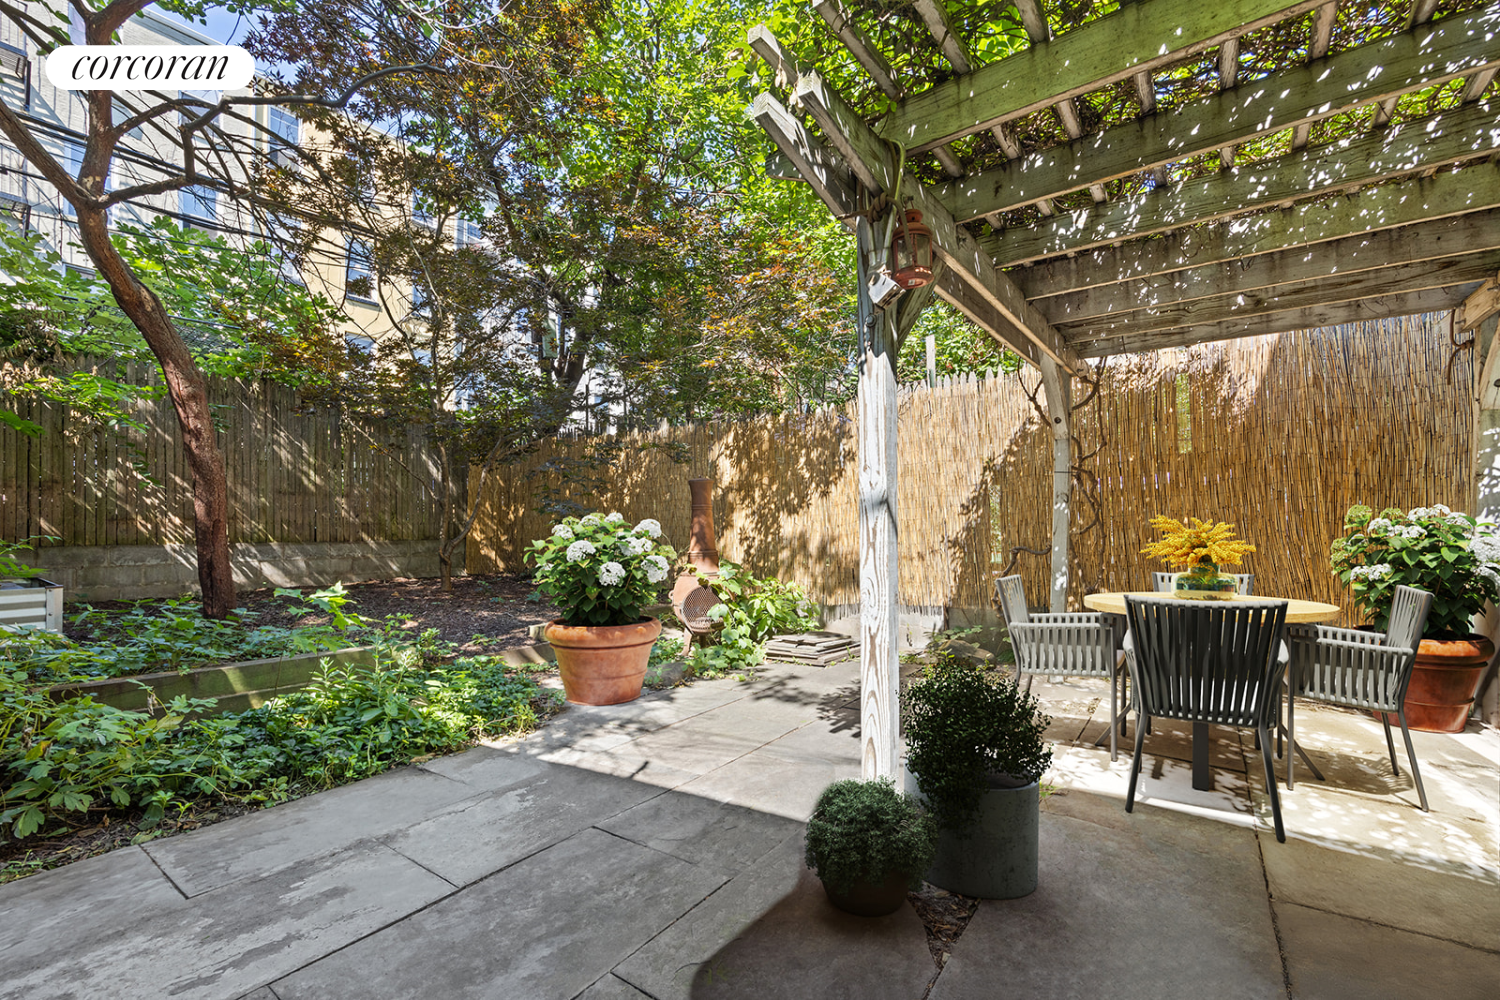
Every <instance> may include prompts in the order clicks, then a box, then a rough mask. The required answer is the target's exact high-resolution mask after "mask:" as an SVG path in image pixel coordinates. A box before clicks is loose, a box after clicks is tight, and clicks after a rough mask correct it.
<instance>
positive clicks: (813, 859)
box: [807, 778, 937, 917]
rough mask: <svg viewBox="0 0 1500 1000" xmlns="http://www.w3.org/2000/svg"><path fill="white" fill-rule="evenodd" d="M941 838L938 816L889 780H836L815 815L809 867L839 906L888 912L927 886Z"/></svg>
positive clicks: (861, 912) (863, 914)
mask: <svg viewBox="0 0 1500 1000" xmlns="http://www.w3.org/2000/svg"><path fill="white" fill-rule="evenodd" d="M936 841H937V825H936V824H935V823H934V822H933V820H932V817H930V816H928V815H927V814H926V813H925V812H923V811H922V809H921V808H920V807H919V806H918V805H917V803H916V800H915V799H913V798H912V797H911V796H910V795H904V794H902V793H901V792H898V791H896V788H895V786H894V785H893V784H892V783H891V781H890V779H889V778H881V779H877V780H875V781H853V780H849V781H835V782H834V783H833V784H831V785H829V786H828V787H827V788H825V789H823V794H822V795H820V796H818V804H817V805H816V806H815V807H814V808H813V814H812V818H811V819H809V820H808V821H807V866H808V867H809V868H811V869H812V870H813V871H815V872H817V874H818V878H820V879H821V880H822V881H823V891H824V892H826V893H827V894H828V899H829V901H830V902H831V903H833V905H834V906H836V907H838V908H839V909H841V910H843V911H844V912H845V913H853V914H855V915H857V916H861V917H883V916H886V915H887V914H890V913H895V912H896V910H898V909H899V908H900V907H901V904H902V903H903V902H905V900H906V892H907V890H908V889H915V888H917V887H918V886H919V885H920V884H921V882H922V873H923V872H925V871H926V870H927V867H928V865H930V864H932V856H933V850H934V848H935V845H936Z"/></svg>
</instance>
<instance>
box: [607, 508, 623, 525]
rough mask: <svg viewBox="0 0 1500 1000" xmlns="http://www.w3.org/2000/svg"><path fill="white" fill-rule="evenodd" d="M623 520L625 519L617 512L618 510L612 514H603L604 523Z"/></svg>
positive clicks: (616, 522) (617, 522)
mask: <svg viewBox="0 0 1500 1000" xmlns="http://www.w3.org/2000/svg"><path fill="white" fill-rule="evenodd" d="M623 520H625V515H624V514H621V513H619V512H618V511H617V512H615V513H613V514H605V515H604V523H605V524H619V523H620V522H621V521H623Z"/></svg>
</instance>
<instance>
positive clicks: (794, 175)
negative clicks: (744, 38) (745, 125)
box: [749, 94, 1042, 364]
mask: <svg viewBox="0 0 1500 1000" xmlns="http://www.w3.org/2000/svg"><path fill="white" fill-rule="evenodd" d="M749 114H750V117H751V118H753V119H754V120H755V121H756V123H757V124H759V125H760V127H761V128H762V129H763V130H764V131H765V133H766V134H767V135H768V136H769V137H770V138H771V141H772V142H773V143H775V144H776V148H777V150H778V152H777V153H775V154H772V155H773V156H774V157H779V158H780V159H779V160H776V161H775V162H774V165H773V166H771V168H770V169H768V173H769V174H770V175H771V176H773V177H782V178H788V179H796V180H800V181H805V182H807V183H808V184H810V185H811V186H812V189H813V191H814V193H816V194H817V196H818V197H819V198H820V199H821V200H822V201H823V203H824V204H825V205H827V206H828V210H829V211H830V212H831V213H833V216H834V218H836V219H841V220H843V221H844V223H845V224H846V225H850V226H852V224H853V219H854V216H855V215H856V214H858V212H859V203H860V190H859V182H858V180H857V179H856V178H855V176H854V172H853V171H852V170H850V169H849V167H848V165H847V164H845V163H843V162H842V161H841V160H840V159H839V157H838V155H837V154H836V153H834V152H833V151H832V150H830V149H828V148H827V147H826V146H824V145H823V143H822V141H821V140H819V139H818V138H817V137H816V136H814V135H812V134H811V133H809V132H808V131H807V129H806V128H804V127H803V125H802V123H801V122H800V121H799V120H798V119H797V116H796V115H794V114H792V113H791V112H790V111H789V110H787V108H786V107H784V106H783V105H782V104H781V103H780V102H779V101H777V100H776V98H774V97H772V96H771V95H770V94H761V95H760V96H758V97H757V98H756V99H755V101H754V103H752V104H751V105H750V109H749ZM936 293H937V296H938V297H939V298H941V299H942V300H943V301H945V302H947V303H949V304H950V305H952V306H953V307H954V308H956V309H958V311H959V312H961V313H963V314H964V315H965V316H967V317H968V318H969V319H970V320H972V321H973V322H974V323H975V325H977V326H978V327H979V328H980V329H982V330H983V331H984V332H985V333H987V334H988V335H989V336H990V337H991V338H993V339H994V340H995V341H996V342H997V343H999V344H1001V345H1002V346H1004V347H1007V348H1009V349H1010V350H1013V351H1015V352H1016V353H1018V354H1020V355H1021V357H1023V358H1025V359H1026V360H1027V361H1029V362H1031V363H1032V364H1036V363H1037V362H1038V360H1039V359H1040V358H1041V357H1042V355H1041V352H1040V351H1038V350H1037V349H1036V345H1035V344H1033V343H1032V342H1031V340H1029V339H1028V338H1027V337H1026V335H1025V334H1024V333H1022V332H1021V331H1020V330H1019V329H1017V328H1016V327H1015V325H1014V324H1013V323H1011V322H1010V321H1009V320H1008V319H1006V318H1005V317H1004V316H1003V315H1002V314H1001V313H1000V311H999V310H998V309H996V308H995V307H994V305H993V304H991V303H990V302H989V300H987V299H985V298H983V297H982V296H981V295H979V294H978V292H976V291H975V290H974V289H973V288H972V287H971V286H970V285H969V284H967V283H966V282H965V281H964V280H963V279H962V278H960V277H959V275H958V274H957V273H956V272H954V271H953V270H952V269H951V268H944V269H943V271H942V273H941V274H940V275H939V276H938V281H937V289H936Z"/></svg>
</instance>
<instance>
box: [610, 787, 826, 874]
mask: <svg viewBox="0 0 1500 1000" xmlns="http://www.w3.org/2000/svg"><path fill="white" fill-rule="evenodd" d="M595 825H596V826H598V827H599V829H601V830H604V831H607V832H609V833H612V834H614V835H615V836H617V837H624V838H625V839H626V840H631V841H634V842H635V843H637V844H642V845H644V846H646V847H651V848H654V849H656V850H658V851H665V852H666V853H667V854H670V855H672V856H673V857H677V858H681V859H682V860H684V861H689V862H692V863H693V864H698V865H709V866H716V867H719V868H722V869H727V870H730V871H738V870H741V869H743V868H745V867H748V866H750V865H753V864H755V863H756V862H757V861H759V860H760V859H761V858H762V857H764V856H765V854H766V853H767V852H768V851H770V850H771V849H772V848H774V847H775V846H776V845H777V844H779V843H781V842H782V841H784V840H786V838H787V837H789V836H791V835H792V834H793V833H794V832H797V831H800V830H801V829H802V824H801V823H799V822H797V821H796V820H792V819H785V818H783V817H781V816H776V815H772V814H770V813H766V812H761V811H759V810H756V809H747V808H744V807H743V806H738V805H732V804H730V803H727V802H721V801H717V800H715V799H713V798H705V797H703V796H701V795H690V794H685V793H683V792H666V793H664V794H662V795H658V796H656V797H655V798H652V799H648V800H647V801H645V802H642V803H641V804H640V805H638V806H635V807H634V808H631V809H627V810H626V811H624V812H622V813H620V814H619V815H617V816H613V817H611V818H609V819H606V820H604V821H602V822H600V823H597V824H595Z"/></svg>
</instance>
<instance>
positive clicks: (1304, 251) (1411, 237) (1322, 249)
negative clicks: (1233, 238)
mask: <svg viewBox="0 0 1500 1000" xmlns="http://www.w3.org/2000/svg"><path fill="white" fill-rule="evenodd" d="M1487 250H1500V211H1496V210H1493V209H1491V210H1490V211H1486V212H1474V213H1471V214H1469V215H1463V216H1458V217H1457V218H1452V219H1441V220H1438V221H1436V222H1428V223H1418V224H1416V225H1413V226H1402V227H1400V228H1399V229H1387V230H1382V231H1380V232H1376V233H1365V234H1362V235H1359V236H1348V237H1345V238H1343V239H1340V240H1331V241H1328V242H1325V243H1319V244H1317V245H1315V246H1310V247H1296V248H1293V249H1289V250H1280V251H1274V252H1272V253H1266V254H1259V255H1257V256H1254V257H1240V258H1236V259H1232V260H1226V261H1217V262H1213V263H1206V264H1200V265H1198V266H1196V267H1189V268H1185V269H1183V270H1180V271H1169V272H1166V273H1164V274H1155V275H1151V276H1150V277H1146V278H1140V279H1136V280H1133V281H1124V282H1117V283H1115V284H1111V285H1101V286H1098V287H1096V288H1085V289H1080V290H1078V291H1073V292H1066V293H1064V294H1061V295H1053V296H1048V297H1046V298H1040V299H1035V300H1033V303H1034V304H1035V305H1036V307H1037V308H1038V309H1040V310H1041V311H1042V314H1043V315H1045V316H1046V317H1047V318H1048V319H1049V320H1050V321H1051V322H1052V324H1053V325H1054V326H1057V327H1058V328H1059V329H1062V328H1064V327H1067V326H1075V327H1076V326H1080V325H1084V324H1087V323H1089V322H1090V321H1097V322H1101V323H1108V322H1111V321H1118V320H1120V319H1121V318H1123V317H1125V316H1127V315H1131V314H1133V313H1135V312H1136V311H1137V310H1141V309H1155V308H1160V307H1164V306H1169V305H1177V304H1181V303H1184V302H1194V301H1198V300H1201V299H1210V298H1215V297H1220V296H1228V295H1250V296H1255V295H1261V296H1263V295H1267V294H1273V293H1270V292H1268V291H1267V290H1268V289H1273V288H1275V287H1277V286H1280V285H1290V284H1293V283H1295V282H1303V281H1311V280H1314V279H1332V280H1333V281H1335V282H1339V281H1344V280H1347V279H1348V278H1350V277H1352V276H1354V275H1360V274H1365V273H1367V272H1370V271H1375V270H1379V269H1381V268H1386V267H1392V266H1396V265H1402V264H1417V263H1421V262H1423V261H1430V260H1439V259H1442V258H1448V257H1460V256H1464V255H1466V254H1473V253H1481V252H1484V251H1487Z"/></svg>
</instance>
